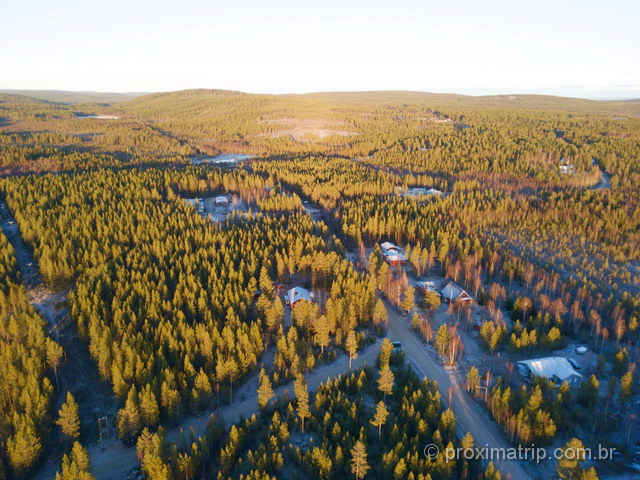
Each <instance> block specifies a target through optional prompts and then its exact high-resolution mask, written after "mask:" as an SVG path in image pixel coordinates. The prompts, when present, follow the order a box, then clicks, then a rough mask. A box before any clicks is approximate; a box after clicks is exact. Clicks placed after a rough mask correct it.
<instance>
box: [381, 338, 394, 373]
mask: <svg viewBox="0 0 640 480" xmlns="http://www.w3.org/2000/svg"><path fill="white" fill-rule="evenodd" d="M392 353H393V343H391V340H389V339H388V338H383V339H382V344H381V345H380V355H379V356H378V359H379V361H380V367H381V368H382V367H384V366H387V367H388V366H389V361H390V360H391V354H392Z"/></svg>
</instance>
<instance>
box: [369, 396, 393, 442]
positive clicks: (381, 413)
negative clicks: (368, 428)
mask: <svg viewBox="0 0 640 480" xmlns="http://www.w3.org/2000/svg"><path fill="white" fill-rule="evenodd" d="M387 415H389V411H388V410H387V407H386V405H385V404H384V402H378V406H377V407H376V414H375V416H374V417H373V419H371V425H373V426H374V427H378V442H379V441H380V436H381V435H382V426H383V425H384V423H385V422H386V421H387Z"/></svg>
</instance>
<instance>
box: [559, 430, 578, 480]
mask: <svg viewBox="0 0 640 480" xmlns="http://www.w3.org/2000/svg"><path fill="white" fill-rule="evenodd" d="M584 461H585V449H584V445H583V444H582V442H581V441H580V440H578V439H577V438H572V439H571V440H569V441H568V442H567V443H566V445H565V446H564V447H562V456H561V458H559V459H558V463H557V465H556V472H557V473H558V476H559V477H560V478H562V479H565V480H580V478H581V477H582V474H583V473H584V469H583V468H582V464H583V463H584Z"/></svg>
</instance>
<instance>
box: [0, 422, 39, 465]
mask: <svg viewBox="0 0 640 480" xmlns="http://www.w3.org/2000/svg"><path fill="white" fill-rule="evenodd" d="M41 451H42V443H41V441H40V437H39V436H38V434H37V433H36V429H35V427H34V425H33V421H31V419H28V418H27V419H24V420H21V421H20V422H19V423H18V425H17V426H16V431H15V433H14V434H13V436H11V437H9V439H8V440H7V456H8V457H9V463H10V464H11V468H13V470H14V471H15V472H17V473H18V474H22V473H24V472H26V471H28V470H29V469H30V468H31V467H33V465H34V464H35V462H36V460H37V459H38V457H39V456H40V452H41Z"/></svg>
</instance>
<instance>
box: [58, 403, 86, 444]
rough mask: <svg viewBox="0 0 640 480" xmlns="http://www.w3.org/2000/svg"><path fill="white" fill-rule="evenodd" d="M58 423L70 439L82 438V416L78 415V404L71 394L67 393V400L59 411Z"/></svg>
mask: <svg viewBox="0 0 640 480" xmlns="http://www.w3.org/2000/svg"><path fill="white" fill-rule="evenodd" d="M56 423H57V424H58V425H59V426H60V428H61V429H62V433H64V434H65V435H66V436H67V437H69V438H72V439H73V438H78V437H79V436H80V416H79V415H78V404H77V403H76V401H75V399H74V398H73V395H71V392H69V391H67V399H66V401H65V402H64V403H63V404H62V406H61V407H60V411H58V420H57V421H56Z"/></svg>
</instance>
